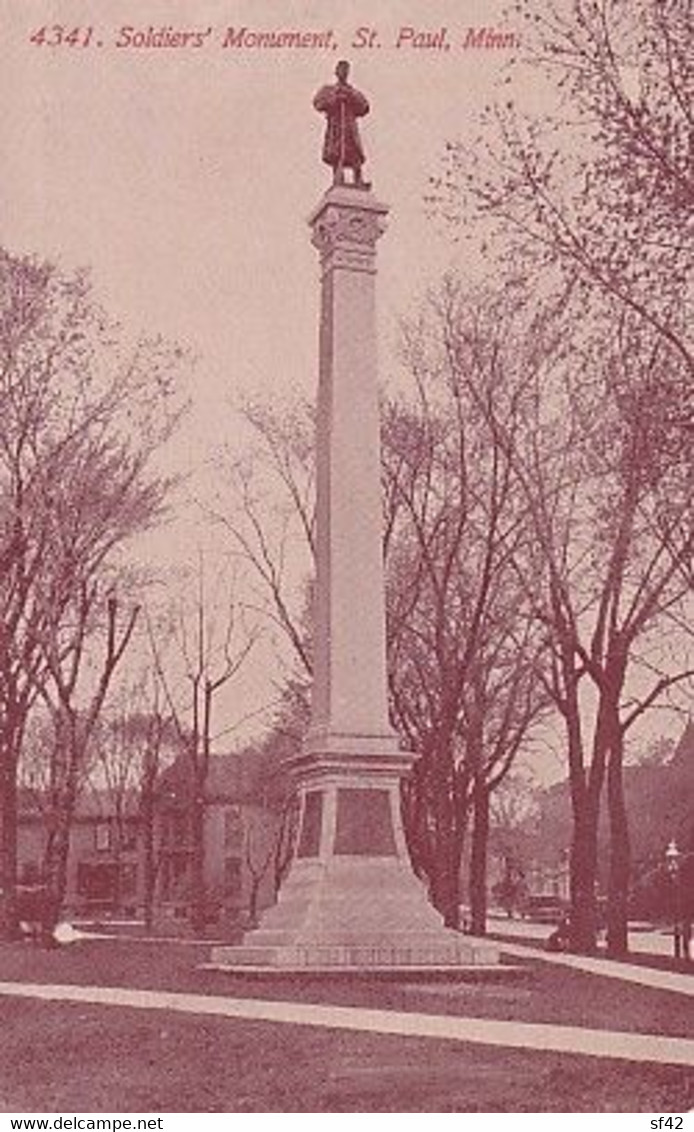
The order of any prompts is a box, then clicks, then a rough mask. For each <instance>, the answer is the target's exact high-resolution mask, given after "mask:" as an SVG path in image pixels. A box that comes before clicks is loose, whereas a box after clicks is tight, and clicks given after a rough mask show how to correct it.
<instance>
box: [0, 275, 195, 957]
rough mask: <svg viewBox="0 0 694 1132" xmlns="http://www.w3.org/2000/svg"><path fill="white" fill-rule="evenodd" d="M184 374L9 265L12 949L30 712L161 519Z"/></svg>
mask: <svg viewBox="0 0 694 1132" xmlns="http://www.w3.org/2000/svg"><path fill="white" fill-rule="evenodd" d="M181 360H182V355H181V353H180V351H167V350H166V349H165V348H164V347H163V345H162V344H161V343H159V342H141V343H138V344H136V345H134V346H132V347H129V346H128V345H127V343H125V341H124V336H123V334H122V332H121V331H119V330H118V328H116V327H114V326H112V325H111V324H109V321H108V320H107V319H106V317H105V316H104V314H103V312H102V311H100V310H99V308H98V306H97V305H96V303H95V301H94V299H93V296H92V294H91V291H90V286H89V283H88V280H87V279H86V277H85V276H84V275H79V274H78V275H74V276H65V275H61V274H60V273H58V272H57V271H56V270H55V269H54V268H52V267H51V266H50V265H46V264H38V263H36V262H34V261H31V260H27V259H14V258H12V257H11V256H9V255H7V254H5V253H0V412H1V414H2V420H3V428H2V430H1V435H0V564H1V566H2V570H1V571H0V613H1V618H0V619H1V622H2V633H1V634H0V889H2V893H3V895H2V899H1V900H0V933H1V934H2V935H5V936H6V935H11V934H12V933H13V932H14V930H15V925H16V915H15V911H14V892H15V884H16V864H17V862H16V836H17V829H16V826H17V772H18V763H19V757H20V753H21V748H22V741H23V737H24V734H25V730H26V726H27V720H28V717H29V712H30V710H31V708H32V705H33V704H34V703H35V702H36V700H37V697H39V696H40V695H43V693H44V691H45V689H46V688H47V686H48V683H49V682H51V681H52V687H53V690H54V692H55V691H56V689H57V687H58V683H57V680H58V679H61V680H62V677H57V675H56V674H57V672H58V669H59V668H60V666H61V664H62V663H63V657H62V647H63V646H62V644H58V643H57V642H58V641H60V640H62V641H63V642H64V640H65V636H64V634H68V635H69V634H70V633H71V631H72V627H73V626H74V619H75V617H77V618H78V619H79V609H80V605H81V603H84V602H86V603H87V604H88V605H90V607H91V606H92V605H93V600H92V598H91V597H90V596H89V595H90V594H92V593H93V590H94V585H95V582H96V580H97V579H101V587H102V589H103V588H105V587H106V586H107V585H108V581H107V580H106V579H107V577H108V576H109V574H108V572H109V570H110V569H111V564H112V562H113V559H114V557H115V555H116V552H117V551H118V549H119V548H120V547H121V546H122V544H123V543H124V542H125V541H126V540H127V539H128V538H129V537H130V536H131V535H132V534H134V533H135V532H137V531H140V530H142V529H143V528H144V527H146V526H147V525H149V524H151V523H152V522H153V521H155V519H156V518H157V516H158V515H159V514H160V513H161V510H162V507H163V503H164V499H165V496H166V492H167V486H168V485H167V483H166V481H164V480H163V479H161V478H159V477H157V475H156V474H155V473H154V472H153V471H152V470H151V466H150V465H151V459H152V456H153V454H154V452H155V451H156V449H157V447H158V445H159V444H160V443H161V441H162V440H163V439H164V438H165V437H166V436H167V435H169V433H170V431H171V429H172V428H173V427H174V424H175V421H176V419H177V413H176V411H174V410H173V408H172V407H171V406H172V389H173V387H172V380H173V378H174V376H175V374H176V372H177V370H178V369H180V364H181ZM170 410H171V411H170ZM51 642H53V643H51ZM70 647H72V646H70ZM51 664H52V665H53V667H54V669H55V671H54V672H53V673H51V671H50V666H51ZM56 694H57V693H56ZM65 725H66V727H68V730H69V726H71V725H68V723H67V721H66V724H65Z"/></svg>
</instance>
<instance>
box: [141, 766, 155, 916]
mask: <svg viewBox="0 0 694 1132" xmlns="http://www.w3.org/2000/svg"><path fill="white" fill-rule="evenodd" d="M141 813H142V914H143V918H144V921H145V931H146V932H147V933H148V934H149V933H150V932H151V931H152V926H153V924H154V895H155V888H156V881H157V868H156V858H155V852H154V797H153V793H152V790H151V789H150V788H149V785H148V786H147V787H146V788H145V790H144V791H143V795H142V806H141Z"/></svg>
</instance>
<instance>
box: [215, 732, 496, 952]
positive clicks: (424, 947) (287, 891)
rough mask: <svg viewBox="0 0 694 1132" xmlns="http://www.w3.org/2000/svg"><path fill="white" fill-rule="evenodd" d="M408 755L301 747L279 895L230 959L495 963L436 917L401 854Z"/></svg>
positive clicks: (479, 945) (481, 945) (482, 945)
mask: <svg viewBox="0 0 694 1132" xmlns="http://www.w3.org/2000/svg"><path fill="white" fill-rule="evenodd" d="M410 761H411V758H410V756H406V755H389V754H386V755H382V756H378V755H374V754H368V755H363V756H359V755H353V754H349V753H346V754H344V755H340V754H337V753H335V754H332V755H330V756H319V755H316V756H311V755H306V756H304V757H303V758H302V759H301V761H300V766H299V768H298V770H299V774H300V781H301V787H300V790H301V817H300V825H299V837H298V842H297V848H296V856H295V858H294V861H293V863H292V866H291V870H290V873H289V876H288V877H287V879H286V881H285V883H284V884H283V886H282V888H281V890H280V894H279V900H278V902H277V904H275V905H274V907H272V908H269V909H268V910H267V911H266V912H265V914H264V916H263V920H262V924H261V926H260V927H259V928H256V929H255V930H253V931H251V932H249V933H248V934H247V935H246V936H245V938H244V941H243V943H242V944H240V945H237V946H233V947H218V948H216V949H215V950H214V952H213V957H212V958H213V963H214V964H216V965H220V966H224V967H228V968H246V969H248V968H275V969H278V970H280V969H284V970H294V971H295V970H304V971H307V972H308V971H311V970H313V971H317V970H325V969H329V968H343V969H344V968H359V969H368V970H377V969H384V968H387V969H401V970H417V969H430V968H441V967H461V966H473V965H476V966H479V965H488V964H491V963H496V962H497V960H498V953H497V949H496V948H495V947H494V946H492V945H490V944H488V943H486V942H484V941H477V940H474V941H473V940H472V939H470V937H466V936H462V935H460V933H458V932H455V931H451V930H449V929H446V928H444V927H443V926H442V923H441V918H440V916H439V915H438V913H437V912H436V911H435V910H434V908H433V907H432V906H431V905H430V904H429V901H428V900H427V896H426V892H425V890H424V887H423V885H422V883H421V881H419V880H418V879H417V877H415V875H414V873H413V872H412V868H411V866H410V863H409V859H408V854H407V849H406V846H405V841H404V835H403V830H402V823H401V820H400V795H399V783H400V777H401V775H402V774H403V773H404V772H405V771H406V770H407V768H408V766H409V764H410Z"/></svg>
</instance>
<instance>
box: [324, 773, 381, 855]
mask: <svg viewBox="0 0 694 1132" xmlns="http://www.w3.org/2000/svg"><path fill="white" fill-rule="evenodd" d="M334 852H335V854H336V855H338V856H352V857H394V856H395V854H396V848H395V836H394V834H393V821H392V817H391V812H390V795H389V793H388V791H387V790H368V789H363V790H350V789H347V788H344V789H339V790H338V791H337V820H336V825H335V849H334Z"/></svg>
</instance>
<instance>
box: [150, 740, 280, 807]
mask: <svg viewBox="0 0 694 1132" xmlns="http://www.w3.org/2000/svg"><path fill="white" fill-rule="evenodd" d="M271 777H272V768H271V767H270V766H269V764H268V759H267V758H266V757H265V755H264V754H263V752H262V751H256V750H252V751H239V752H237V753H234V754H229V755H212V756H211V757H210V761H209V767H208V771H207V776H206V779H205V789H204V796H205V800H206V801H208V802H210V801H228V802H232V801H233V802H260V801H263V800H264V799H266V798H267V796H268V793H269V791H268V787H271V785H272V783H271ZM192 789H193V780H192V771H191V766H190V763H189V761H188V759H187V757H186V756H185V755H181V756H179V758H177V759H176V761H175V762H174V763H172V764H171V766H170V767H168V768H167V769H166V770H165V771H164V772H163V774H161V775H160V777H159V781H158V784H157V793H158V795H159V796H160V797H161V796H162V795H167V794H168V795H170V796H171V797H172V800H173V799H174V798H175V799H178V798H181V799H183V798H186V797H189V796H190V792H191V790H192ZM270 792H271V791H270Z"/></svg>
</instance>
